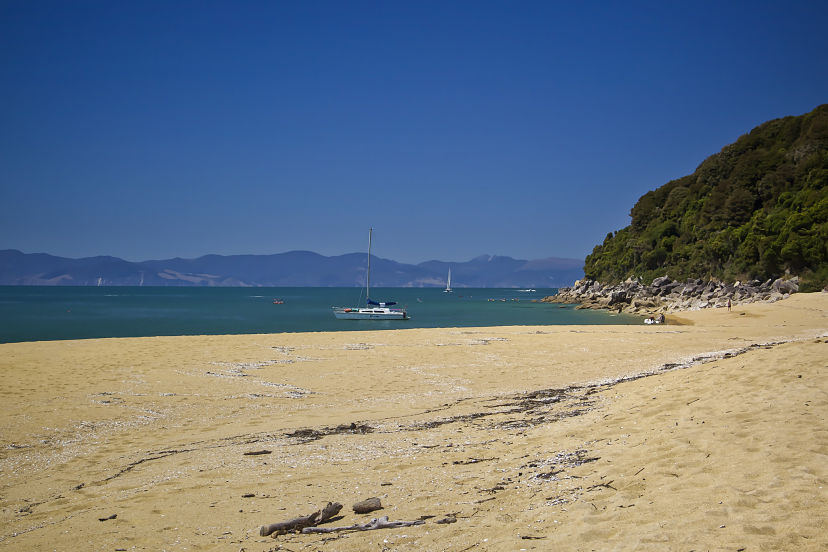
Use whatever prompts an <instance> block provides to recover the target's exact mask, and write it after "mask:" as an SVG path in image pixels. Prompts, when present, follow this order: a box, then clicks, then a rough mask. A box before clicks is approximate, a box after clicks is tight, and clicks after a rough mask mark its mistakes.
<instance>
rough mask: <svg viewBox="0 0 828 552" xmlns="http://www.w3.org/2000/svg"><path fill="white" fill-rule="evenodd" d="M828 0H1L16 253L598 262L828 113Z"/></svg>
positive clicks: (5, 204)
mask: <svg viewBox="0 0 828 552" xmlns="http://www.w3.org/2000/svg"><path fill="white" fill-rule="evenodd" d="M826 21H828V2H824V1H814V2H803V1H793V2H779V1H775V2H761V1H757V2H736V1H732V2H718V1H717V2H664V1H659V2H647V3H640V2H556V1H551V0H550V1H544V2H529V1H524V2H508V1H505V0H504V1H502V2H488V1H470V2H459V1H413V2H398V1H385V2H350V1H331V2H317V1H294V2H277V1H268V2H253V1H244V2H230V1H227V2H217V1H191V2H190V1H187V2H184V1H174V0H168V1H146V0H141V1H133V2H121V1H111V0H107V1H101V2H89V1H84V0H73V1H58V2H51V1H40V0H35V1H31V0H14V1H9V0H0V69H2V79H0V195H1V197H0V249H7V248H13V249H20V250H22V251H24V252H27V253H34V252H45V253H51V254H55V255H62V256H68V257H82V256H92V255H100V254H106V255H114V256H118V257H122V258H125V259H129V260H146V259H160V258H167V257H174V256H180V257H197V256H200V255H203V254H207V253H219V254H238V253H254V254H266V253H278V252H284V251H289V250H294V249H307V250H312V251H316V252H319V253H322V254H324V255H337V254H342V253H347V252H353V251H364V249H365V246H366V239H367V230H368V227H369V226H373V227H374V228H375V232H374V238H375V248H374V253H376V254H377V255H379V256H382V257H386V258H391V259H395V260H399V261H403V262H421V261H425V260H430V259H439V260H444V261H463V260H468V259H470V258H472V257H475V256H477V255H480V254H498V255H509V256H512V257H516V258H523V259H537V258H544V257H553V256H557V257H575V258H583V257H584V256H585V255H586V254H588V253H589V252H590V251H591V250H592V248H593V246H594V245H595V244H596V243H600V242H601V241H602V240H603V238H604V236H605V235H606V234H607V232H609V231H612V230H617V229H619V228H622V227H624V226H626V225H627V224H628V223H629V216H628V213H629V210H630V208H631V207H632V205H633V204H634V203H635V201H636V200H637V199H638V198H639V197H640V196H641V195H642V194H643V193H645V192H646V191H648V190H651V189H654V188H657V187H658V186H660V185H662V184H664V183H666V182H667V181H669V180H672V179H674V178H678V177H681V176H683V175H686V174H689V173H691V172H693V171H694V170H695V168H696V166H697V165H698V164H699V163H700V162H701V161H703V160H704V158H706V157H707V156H709V155H710V154H713V153H715V152H717V151H719V150H720V149H721V148H722V147H723V146H725V145H726V144H729V143H731V142H733V141H734V140H736V139H737V138H738V137H739V136H740V135H741V134H744V133H746V132H748V131H749V130H750V129H751V128H753V127H755V126H757V125H758V124H760V123H762V122H764V121H766V120H769V119H773V118H777V117H782V116H786V115H799V114H802V113H805V112H808V111H810V110H811V109H813V108H814V107H816V106H817V105H819V104H821V103H825V102H828V65H826V59H828V32H826V30H825V28H826V27H825V25H826Z"/></svg>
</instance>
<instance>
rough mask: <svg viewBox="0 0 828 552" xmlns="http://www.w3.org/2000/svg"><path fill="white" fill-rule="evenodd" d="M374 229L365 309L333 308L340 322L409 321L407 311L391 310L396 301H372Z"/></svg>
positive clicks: (371, 233) (367, 276) (369, 249)
mask: <svg viewBox="0 0 828 552" xmlns="http://www.w3.org/2000/svg"><path fill="white" fill-rule="evenodd" d="M373 233H374V229H373V228H370V229H369V230H368V271H367V272H366V275H365V299H366V303H367V304H366V306H365V307H333V313H334V316H335V317H337V318H338V319H340V320H408V319H409V317H408V313H407V312H406V311H405V309H394V308H391V307H392V306H393V305H396V304H397V303H395V302H394V301H374V300H372V299H371V237H372V235H373Z"/></svg>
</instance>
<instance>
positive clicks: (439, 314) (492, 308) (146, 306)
mask: <svg viewBox="0 0 828 552" xmlns="http://www.w3.org/2000/svg"><path fill="white" fill-rule="evenodd" d="M555 291H556V290H554V289H538V290H536V291H532V292H522V291H518V290H515V289H457V290H455V292H454V293H443V290H441V289H439V288H394V289H375V290H371V296H372V298H375V299H377V300H396V301H397V302H398V304H399V305H400V306H407V307H408V312H409V315H410V316H411V320H407V321H388V320H375V321H369V320H337V319H335V318H334V316H333V313H332V312H331V307H332V306H358V305H360V304H361V303H360V299H364V297H363V295H362V294H364V292H362V291H361V290H360V289H358V288H186V287H184V288H182V287H175V288H172V287H21V286H0V343H9V342H17V341H39V340H55V339H84V338H96V337H143V336H155V335H202V334H210V335H215V334H247V333H277V332H316V331H348V330H377V329H396V328H436V327H469V326H513V325H554V324H640V323H641V319H640V318H638V317H635V316H629V315H611V314H607V313H605V312H598V311H588V310H583V311H578V310H575V309H574V308H573V307H572V306H569V305H567V306H566V307H564V308H561V306H559V305H554V304H546V303H533V302H532V300H533V299H540V298H542V297H545V296H547V295H552V294H554V293H555ZM274 299H281V300H283V301H284V303H283V304H280V305H279V304H274V303H273V300H274Z"/></svg>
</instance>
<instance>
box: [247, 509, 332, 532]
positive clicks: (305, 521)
mask: <svg viewBox="0 0 828 552" xmlns="http://www.w3.org/2000/svg"><path fill="white" fill-rule="evenodd" d="M341 509H342V504H340V503H339V502H328V505H327V506H325V507H324V508H322V509H321V510H317V511H316V512H314V513H312V514H310V515H307V516H303V517H298V518H294V519H291V520H288V521H280V522H279V523H271V524H270V525H262V526H261V528H259V535H261V536H262V537H266V536H268V535H273V536H278V535H284V534H285V533H291V532H293V531H302V530H303V529H305V528H308V527H313V526H315V525H319V524H320V523H324V522H326V521H328V520H329V519H331V518H332V517H334V516H335V515H336V514H338V513H339V511H340V510H341Z"/></svg>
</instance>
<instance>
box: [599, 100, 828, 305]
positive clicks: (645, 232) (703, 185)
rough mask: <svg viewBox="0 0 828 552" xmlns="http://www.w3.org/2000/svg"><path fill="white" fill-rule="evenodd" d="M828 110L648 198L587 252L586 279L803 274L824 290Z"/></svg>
mask: <svg viewBox="0 0 828 552" xmlns="http://www.w3.org/2000/svg"><path fill="white" fill-rule="evenodd" d="M826 184H828V104H826V105H821V106H819V107H817V108H816V109H814V110H813V111H812V112H810V113H808V114H805V115H802V116H799V117H785V118H782V119H776V120H773V121H769V122H767V123H765V124H763V125H761V126H759V127H757V128H755V129H753V130H752V131H751V132H750V133H749V134H747V135H744V136H742V137H741V138H739V139H738V140H737V141H736V142H735V143H734V144H731V145H729V146H727V147H725V148H723V149H722V151H721V152H719V153H717V154H715V155H712V156H710V157H708V158H707V159H706V160H705V161H704V162H703V163H702V164H701V165H699V167H698V168H697V169H696V172H694V173H693V174H691V175H688V176H685V177H683V178H679V179H678V180H673V181H671V182H668V183H667V184H665V185H663V186H661V187H660V188H658V189H657V190H653V191H651V192H647V193H646V194H644V195H643V196H642V197H641V198H640V199H639V200H638V202H637V203H636V204H635V206H634V207H633V208H632V210H631V211H630V216H631V217H632V222H631V224H630V225H629V226H628V227H626V228H624V229H622V230H619V231H618V232H616V233H610V234H608V235H607V237H606V239H605V240H604V243H603V244H602V245H598V246H596V247H595V249H594V250H593V252H592V254H591V255H589V256H587V258H586V263H585V266H584V272H585V273H586V276H587V277H588V278H591V279H594V280H599V281H601V282H607V283H616V282H619V281H621V280H624V279H626V278H628V277H630V276H637V277H639V278H641V280H642V281H643V282H649V281H650V280H652V279H653V278H655V277H657V276H663V275H668V276H670V277H671V278H673V279H684V278H691V277H692V278H712V277H715V278H719V279H721V280H725V281H735V280H745V279H759V280H765V279H767V278H772V277H778V276H781V275H783V274H784V273H786V272H787V273H790V274H792V275H793V274H795V275H798V276H800V278H801V280H802V282H803V285H802V287H801V289H802V291H805V290H814V289H820V288H822V287H823V286H825V285H826V284H828V186H826Z"/></svg>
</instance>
